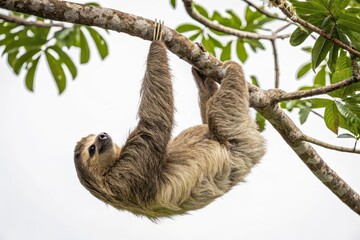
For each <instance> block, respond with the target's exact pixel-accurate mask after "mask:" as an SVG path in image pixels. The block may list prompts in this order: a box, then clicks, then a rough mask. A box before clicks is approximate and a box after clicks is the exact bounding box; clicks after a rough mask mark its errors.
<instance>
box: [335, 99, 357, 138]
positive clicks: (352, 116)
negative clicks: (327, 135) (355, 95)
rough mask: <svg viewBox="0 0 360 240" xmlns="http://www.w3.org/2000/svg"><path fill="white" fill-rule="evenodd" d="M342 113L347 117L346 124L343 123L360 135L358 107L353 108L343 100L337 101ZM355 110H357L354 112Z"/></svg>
mask: <svg viewBox="0 0 360 240" xmlns="http://www.w3.org/2000/svg"><path fill="white" fill-rule="evenodd" d="M335 103H336V106H337V108H338V110H339V112H340V114H341V115H342V116H343V117H344V118H345V120H346V125H347V126H344V125H341V127H344V128H345V129H347V130H350V131H351V132H352V133H354V134H355V135H359V132H360V114H357V112H356V111H357V110H358V107H356V108H352V107H351V106H350V107H349V105H347V104H343V103H341V102H335ZM354 110H355V112H354Z"/></svg>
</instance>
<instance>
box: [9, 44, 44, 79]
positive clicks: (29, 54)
mask: <svg viewBox="0 0 360 240" xmlns="http://www.w3.org/2000/svg"><path fill="white" fill-rule="evenodd" d="M40 50H41V49H40V48H38V49H34V50H30V51H28V52H26V53H24V54H23V55H22V56H21V57H19V58H18V59H17V60H15V63H14V66H13V69H14V72H15V73H16V75H18V74H19V73H20V70H21V68H22V66H23V65H24V63H25V62H29V60H31V58H32V57H33V56H34V55H35V54H37V53H38V52H40Z"/></svg>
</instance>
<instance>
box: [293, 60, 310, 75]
mask: <svg viewBox="0 0 360 240" xmlns="http://www.w3.org/2000/svg"><path fill="white" fill-rule="evenodd" d="M310 69H311V62H309V63H305V64H304V65H302V66H301V67H300V68H299V70H298V72H297V74H296V79H300V78H302V77H303V76H304V75H305V74H307V73H308V72H309V71H310Z"/></svg>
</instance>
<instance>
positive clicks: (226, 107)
mask: <svg viewBox="0 0 360 240" xmlns="http://www.w3.org/2000/svg"><path fill="white" fill-rule="evenodd" d="M161 29H162V24H159V23H156V24H155V29H154V36H153V42H152V43H151V45H150V50H149V53H148V58H147V64H146V68H147V69H146V72H145V76H144V79H143V82H142V88H141V102H140V106H139V112H138V118H139V122H138V124H137V127H136V128H135V130H134V131H133V132H132V133H131V134H130V136H129V137H128V139H127V141H126V143H125V145H124V146H122V147H120V146H118V145H117V144H115V143H113V141H112V139H111V137H110V136H109V135H108V134H106V133H100V134H99V135H89V136H87V137H84V138H83V139H81V140H80V141H79V142H78V143H77V145H76V148H75V157H74V158H75V166H76V170H77V174H78V177H79V180H80V182H81V184H82V185H83V186H84V187H85V188H86V189H87V190H89V191H90V193H91V194H93V195H94V196H95V197H97V198H98V199H100V200H102V201H104V202H105V203H107V204H110V205H112V206H114V207H115V208H117V209H120V210H127V211H130V212H132V213H134V214H136V215H143V216H146V217H148V218H150V219H156V218H161V217H170V216H173V215H177V214H184V213H186V212H188V211H191V210H196V209H199V208H202V207H204V206H206V205H208V204H209V203H211V202H212V201H213V200H214V199H216V198H217V197H219V196H222V195H223V194H224V193H226V192H227V191H229V190H230V189H231V188H232V187H233V186H234V185H236V184H237V183H239V182H241V181H243V180H244V178H245V176H246V175H247V174H248V173H249V172H250V169H251V168H252V167H253V166H254V165H255V164H257V163H258V162H259V161H260V159H261V157H262V156H263V155H264V153H265V147H264V140H263V138H262V137H261V135H260V133H259V132H258V130H257V125H256V124H255V122H254V120H253V119H251V118H250V116H249V93H248V88H247V85H246V82H245V80H244V75H243V72H242V69H241V67H240V66H239V65H238V64H237V63H235V62H232V61H229V62H226V63H224V65H223V68H224V71H225V74H224V78H223V79H222V82H221V87H220V89H218V86H217V84H216V83H215V82H214V80H213V79H211V78H207V77H205V76H203V75H202V74H200V73H199V72H198V71H197V70H195V69H193V71H192V72H193V75H194V78H195V82H196V84H197V87H198V89H199V100H200V110H201V116H202V121H203V124H202V125H198V126H194V127H191V128H189V129H186V130H184V131H183V132H181V133H180V134H179V135H178V136H177V137H175V138H173V139H171V131H172V128H173V125H174V99H173V90H172V82H171V74H170V70H169V65H168V58H167V53H166V51H167V50H166V46H165V44H164V43H163V42H162V40H161V36H162V30H161Z"/></svg>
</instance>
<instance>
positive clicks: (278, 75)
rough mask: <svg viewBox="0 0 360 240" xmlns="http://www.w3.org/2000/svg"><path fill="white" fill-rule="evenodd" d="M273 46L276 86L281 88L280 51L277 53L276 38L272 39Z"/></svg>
mask: <svg viewBox="0 0 360 240" xmlns="http://www.w3.org/2000/svg"><path fill="white" fill-rule="evenodd" d="M271 46H272V49H273V55H274V66H275V69H274V70H275V88H279V85H280V68H279V55H278V53H277V48H276V42H275V39H272V40H271Z"/></svg>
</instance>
